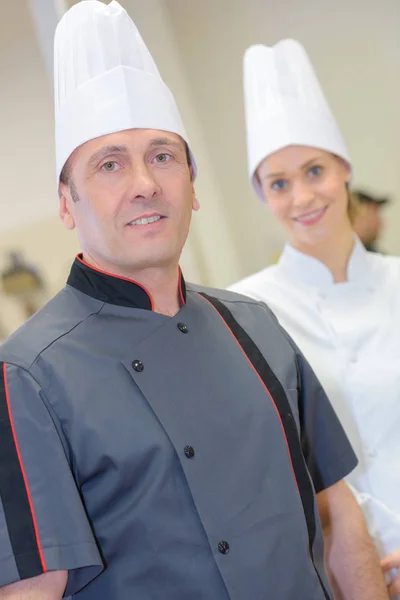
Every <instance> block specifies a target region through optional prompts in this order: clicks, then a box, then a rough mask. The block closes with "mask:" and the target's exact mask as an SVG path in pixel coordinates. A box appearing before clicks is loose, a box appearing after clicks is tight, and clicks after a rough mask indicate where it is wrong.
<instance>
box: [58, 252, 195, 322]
mask: <svg viewBox="0 0 400 600" xmlns="http://www.w3.org/2000/svg"><path fill="white" fill-rule="evenodd" d="M67 283H68V285H70V286H72V287H74V288H75V289H77V290H79V291H80V292H83V293H84V294H87V295H88V296H91V297H92V298H97V300H101V301H102V302H107V303H108V304H116V305H118V306H130V307H132V308H142V309H144V310H154V302H153V298H152V297H151V295H150V293H149V292H148V291H147V290H146V289H145V288H144V287H143V286H142V285H140V283H137V282H136V281H133V280H132V279H125V278H123V277H119V276H118V275H111V274H110V273H106V272H105V271H100V270H98V269H96V268H94V267H92V266H90V265H89V264H88V263H86V262H85V261H84V260H83V258H82V255H81V254H78V256H77V257H76V258H75V260H74V262H73V264H72V267H71V272H70V274H69V277H68V281H67ZM179 300H180V303H181V305H183V304H186V285H185V280H184V278H183V275H182V273H181V271H179Z"/></svg>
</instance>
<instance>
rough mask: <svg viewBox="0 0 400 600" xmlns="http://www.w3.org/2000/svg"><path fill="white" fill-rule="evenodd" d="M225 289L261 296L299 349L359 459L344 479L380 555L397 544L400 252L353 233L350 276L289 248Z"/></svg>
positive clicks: (399, 522)
mask: <svg viewBox="0 0 400 600" xmlns="http://www.w3.org/2000/svg"><path fill="white" fill-rule="evenodd" d="M230 289H232V290H234V291H235V292H239V293H241V294H244V295H247V296H251V297H252V298H255V299H257V300H262V301H264V302H265V303H266V304H268V306H270V308H271V309H272V310H273V311H274V312H275V314H276V316H277V317H278V319H279V321H280V323H281V324H282V326H283V327H284V328H285V329H286V330H287V331H288V333H289V334H290V335H291V337H292V338H293V339H294V341H295V342H296V343H297V345H298V346H299V347H300V349H301V350H302V352H303V354H305V356H306V358H307V359H308V361H309V362H310V364H311V366H312V367H313V369H314V371H315V372H316V374H317V376H318V378H319V380H320V381H321V383H322V385H323V386H324V388H325V390H326V392H327V394H328V396H329V399H330V401H331V403H332V404H333V407H334V409H335V410H336V412H337V414H338V416H339V419H340V421H341V423H342V425H343V427H344V429H345V431H346V433H347V435H348V437H349V439H350V441H351V443H352V445H353V448H354V450H355V452H356V454H357V456H358V458H359V465H358V467H357V468H356V469H355V470H354V471H353V472H352V473H351V474H350V475H349V476H348V478H347V482H348V483H349V484H350V485H351V486H352V488H353V491H354V493H355V495H356V497H357V499H358V501H359V503H360V505H361V507H362V509H363V512H364V516H365V518H366V521H367V524H368V528H369V531H370V534H371V535H372V537H373V539H374V541H375V543H376V546H377V550H378V552H379V554H380V555H381V556H384V555H386V554H388V553H389V552H392V551H393V550H395V549H397V548H400V258H397V257H391V256H382V255H380V254H375V253H371V252H367V251H366V250H365V249H364V247H363V245H362V244H361V242H360V240H359V239H356V240H355V244H354V248H353V251H352V254H351V257H350V261H349V265H348V281H347V282H345V283H334V281H333V278H332V274H331V272H330V271H329V270H328V269H327V267H326V266H325V265H324V264H322V263H321V262H319V261H318V260H317V259H315V258H313V257H311V256H307V255H306V254H303V253H301V252H298V251H297V250H295V249H294V248H293V247H292V246H289V245H287V246H286V247H285V249H284V251H283V253H282V256H281V258H280V260H279V262H278V264H277V265H274V266H270V267H267V268H266V269H264V270H262V271H260V272H258V273H255V274H254V275H251V276H250V277H247V278H246V279H244V280H242V281H240V282H238V283H236V284H235V285H233V286H231V288H230Z"/></svg>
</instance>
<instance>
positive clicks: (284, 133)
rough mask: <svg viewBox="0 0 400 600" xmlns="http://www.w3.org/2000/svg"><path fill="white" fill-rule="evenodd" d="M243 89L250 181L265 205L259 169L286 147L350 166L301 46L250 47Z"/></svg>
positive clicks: (285, 42) (287, 42) (285, 43)
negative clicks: (310, 151)
mask: <svg viewBox="0 0 400 600" xmlns="http://www.w3.org/2000/svg"><path fill="white" fill-rule="evenodd" d="M243 85H244V100H245V118H246V133H247V156H248V169H249V176H250V181H251V183H252V185H253V187H254V189H255V191H256V193H257V195H258V196H259V197H260V198H261V199H262V200H263V199H264V198H263V193H262V189H261V186H260V183H259V181H258V178H257V176H256V170H257V167H258V166H259V164H260V163H261V162H262V161H263V160H264V158H266V157H267V156H269V155H270V154H272V153H273V152H276V151H277V150H280V149H281V148H284V147H285V146H290V145H299V146H311V147H314V148H320V149H322V150H326V151H328V152H332V153H333V154H336V155H338V156H340V157H341V158H343V159H344V160H346V161H347V162H348V163H349V165H350V157H349V153H348V150H347V148H346V144H345V142H344V140H343V138H342V135H341V133H340V131H339V128H338V126H337V124H336V122H335V119H334V117H333V115H332V112H331V110H330V108H329V106H328V103H327V101H326V99H325V96H324V93H323V91H322V89H321V87H320V85H319V82H318V79H317V76H316V74H315V72H314V69H313V66H312V64H311V62H310V60H309V58H308V56H307V54H306V51H305V50H304V48H303V46H302V45H301V44H299V42H297V41H295V40H282V41H280V42H278V43H277V44H276V45H275V46H272V47H268V46H263V45H261V44H260V45H255V46H250V48H248V49H247V50H246V52H245V55H244V60H243Z"/></svg>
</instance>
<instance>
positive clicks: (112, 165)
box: [102, 160, 118, 172]
mask: <svg viewBox="0 0 400 600" xmlns="http://www.w3.org/2000/svg"><path fill="white" fill-rule="evenodd" d="M117 166H118V163H117V162H116V161H115V160H109V161H107V162H106V163H104V165H103V166H102V169H104V171H108V172H112V171H115V170H116V168H117Z"/></svg>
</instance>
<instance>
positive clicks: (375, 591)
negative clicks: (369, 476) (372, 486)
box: [317, 480, 388, 600]
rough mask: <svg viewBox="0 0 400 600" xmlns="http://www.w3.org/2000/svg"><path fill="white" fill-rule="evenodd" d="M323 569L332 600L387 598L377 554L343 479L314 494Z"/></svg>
mask: <svg viewBox="0 0 400 600" xmlns="http://www.w3.org/2000/svg"><path fill="white" fill-rule="evenodd" d="M317 502H318V510H319V514H320V519H321V524H322V531H323V536H324V543H325V569H326V572H327V575H328V579H329V583H330V585H331V588H332V591H333V594H334V598H335V600H384V599H386V600H387V598H388V592H387V589H386V585H385V581H384V578H383V574H382V570H381V568H380V564H379V559H378V555H377V553H376V550H375V547H374V544H373V542H372V540H371V538H370V536H369V533H368V530H367V527H366V525H365V522H364V518H363V516H362V513H361V510H360V508H359V506H358V504H357V502H356V500H355V498H354V496H353V494H352V493H351V491H350V490H349V488H348V487H347V485H346V484H345V482H344V481H343V480H341V481H339V482H338V483H336V484H335V485H332V486H331V487H329V488H327V489H325V490H324V491H322V492H320V493H319V494H317Z"/></svg>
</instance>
